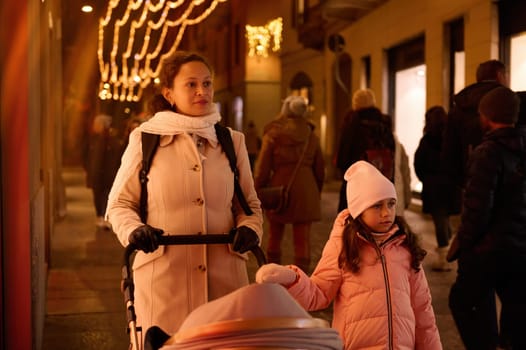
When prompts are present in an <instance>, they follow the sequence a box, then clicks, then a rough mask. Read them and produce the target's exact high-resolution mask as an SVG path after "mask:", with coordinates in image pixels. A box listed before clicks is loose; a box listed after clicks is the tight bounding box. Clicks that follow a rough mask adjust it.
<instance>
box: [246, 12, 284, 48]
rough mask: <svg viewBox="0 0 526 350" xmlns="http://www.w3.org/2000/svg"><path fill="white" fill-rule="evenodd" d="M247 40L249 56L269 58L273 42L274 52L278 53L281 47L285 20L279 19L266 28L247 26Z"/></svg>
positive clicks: (268, 24)
mask: <svg viewBox="0 0 526 350" xmlns="http://www.w3.org/2000/svg"><path fill="white" fill-rule="evenodd" d="M245 29H246V31H247V33H246V35H245V36H246V38H247V41H248V47H249V51H248V55H249V56H254V55H257V56H263V57H267V56H268V50H269V48H270V44H271V41H272V44H273V45H272V51H274V52H276V51H278V50H279V49H280V45H281V31H282V29H283V19H282V18H281V17H278V18H276V19H274V20H272V21H270V22H268V23H267V24H265V25H264V26H259V27H257V26H250V25H246V26H245Z"/></svg>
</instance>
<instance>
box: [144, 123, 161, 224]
mask: <svg viewBox="0 0 526 350" xmlns="http://www.w3.org/2000/svg"><path fill="white" fill-rule="evenodd" d="M160 138H161V137H160V135H157V134H150V133H147V132H142V163H141V170H140V171H139V182H140V183H141V199H140V202H139V215H140V216H141V221H142V222H143V223H146V218H147V216H148V209H147V208H148V206H147V203H148V188H147V186H146V185H147V183H148V173H149V172H150V166H151V165H152V159H153V155H154V154H155V151H156V150H157V147H158V146H159V140H160Z"/></svg>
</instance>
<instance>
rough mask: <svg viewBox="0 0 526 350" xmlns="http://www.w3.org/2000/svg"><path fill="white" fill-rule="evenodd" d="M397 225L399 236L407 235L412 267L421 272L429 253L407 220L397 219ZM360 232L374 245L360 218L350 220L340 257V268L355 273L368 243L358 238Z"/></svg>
mask: <svg viewBox="0 0 526 350" xmlns="http://www.w3.org/2000/svg"><path fill="white" fill-rule="evenodd" d="M394 223H395V224H396V225H398V228H399V232H397V233H395V234H396V235H398V234H405V235H406V238H405V240H404V242H403V243H402V244H403V245H404V246H406V247H407V249H409V252H410V253H411V267H412V268H413V269H414V270H415V271H419V270H420V268H421V263H422V260H423V259H424V257H425V256H426V254H427V252H426V251H425V250H424V249H423V248H422V247H420V244H419V241H418V238H417V236H416V235H415V233H414V232H413V231H412V230H411V228H410V227H409V225H408V224H407V222H406V221H405V219H404V218H403V217H401V216H397V217H396V218H395V222H394ZM358 232H361V233H362V235H363V236H364V237H365V238H366V239H367V240H369V241H370V242H372V243H373V244H374V237H373V236H372V235H373V234H372V233H371V230H370V229H369V228H368V227H367V226H366V225H365V224H364V223H363V222H362V221H361V220H360V218H358V219H357V220H353V219H351V218H350V219H349V222H348V224H347V225H346V226H345V228H344V229H343V236H342V240H343V246H342V251H341V252H340V256H339V257H338V266H339V267H340V268H342V269H347V270H349V271H351V272H353V273H357V272H358V271H360V251H361V248H362V247H363V245H365V244H366V243H365V242H364V241H363V240H362V239H361V238H360V237H358Z"/></svg>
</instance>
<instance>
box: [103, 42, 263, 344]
mask: <svg viewBox="0 0 526 350" xmlns="http://www.w3.org/2000/svg"><path fill="white" fill-rule="evenodd" d="M159 78H160V81H161V88H162V91H161V92H162V94H159V95H157V96H156V99H155V101H154V103H152V106H154V107H155V112H156V113H155V115H154V116H153V117H152V118H151V119H150V120H148V121H147V122H145V123H143V124H141V125H140V126H138V127H137V128H136V129H134V130H133V131H132V133H131V134H130V140H129V144H128V147H127V149H126V152H125V154H124V156H123V159H122V165H121V168H120V169H119V172H118V174H117V178H116V180H115V183H114V184H113V188H112V191H111V193H110V198H109V202H108V210H107V213H106V214H107V217H108V219H109V221H110V222H111V224H112V227H113V229H114V231H115V233H116V234H117V236H118V238H119V240H120V242H121V243H122V244H123V245H124V246H126V245H128V244H129V243H133V244H134V245H135V246H136V247H137V248H138V249H140V250H141V251H139V252H138V253H137V256H136V258H135V261H134V265H133V273H134V279H135V299H136V303H135V308H136V311H137V312H136V313H137V325H138V326H142V329H143V332H146V331H147V330H148V328H149V327H150V326H152V325H156V326H159V327H160V328H161V329H163V330H164V331H165V332H167V333H168V334H171V333H175V332H176V331H177V330H178V329H179V326H180V325H181V323H182V321H183V320H184V319H185V317H186V316H187V315H188V313H189V312H190V311H192V310H193V309H195V308H196V307H197V306H199V305H201V304H204V303H206V302H208V301H209V300H213V299H217V298H219V297H221V296H223V295H225V294H228V293H230V292H232V291H234V290H236V289H237V288H239V287H242V286H244V285H247V284H248V276H247V270H246V264H245V263H246V260H247V259H246V256H245V255H242V254H240V253H243V252H244V251H246V250H248V249H250V248H251V247H253V246H254V245H257V244H258V242H259V240H260V237H261V235H262V231H263V228H262V223H263V219H262V212H261V209H260V207H259V200H258V198H257V195H256V191H255V189H254V183H253V180H252V173H251V171H250V162H249V159H248V153H247V150H246V146H245V140H244V136H243V134H242V133H240V132H236V131H231V136H232V140H233V144H234V149H235V150H236V154H237V157H236V158H237V168H238V170H239V184H240V186H241V188H242V192H243V194H244V195H245V198H246V200H247V202H248V205H249V207H250V208H251V210H252V212H253V213H254V214H253V215H247V214H245V212H244V211H243V209H242V208H241V205H240V204H239V201H238V200H237V197H234V174H233V172H232V170H231V168H230V166H229V164H228V159H227V157H226V155H225V152H224V151H223V150H222V148H221V145H220V144H219V142H218V138H217V135H216V133H215V128H214V124H216V123H217V122H219V121H220V120H221V116H220V115H219V113H218V112H217V110H216V107H215V104H214V102H213V97H214V90H213V75H212V70H211V68H210V65H209V64H208V63H207V61H206V60H205V59H204V58H203V57H202V56H200V55H198V54H195V53H187V52H176V53H175V54H174V55H172V56H171V57H168V58H167V59H165V60H164V61H163V66H162V70H161V72H160V77H159ZM142 131H144V132H148V133H153V134H158V135H160V142H159V146H158V148H157V149H156V152H155V155H154V157H153V161H152V163H151V168H150V171H149V173H148V179H149V181H148V182H147V186H148V189H147V190H148V191H147V193H148V196H147V213H148V216H147V218H146V220H144V222H143V221H142V220H141V218H140V212H139V208H140V203H139V198H140V193H141V184H140V183H139V171H140V167H141V160H142V151H141V132H142ZM233 227H237V228H238V230H237V235H236V237H235V238H234V244H233V246H230V245H226V244H216V245H209V246H206V245H185V246H174V245H172V246H161V247H159V249H157V248H158V236H159V235H161V234H163V233H164V234H206V233H216V234H217V233H224V232H229V231H230V230H231V229H232V228H233ZM145 253H149V254H145Z"/></svg>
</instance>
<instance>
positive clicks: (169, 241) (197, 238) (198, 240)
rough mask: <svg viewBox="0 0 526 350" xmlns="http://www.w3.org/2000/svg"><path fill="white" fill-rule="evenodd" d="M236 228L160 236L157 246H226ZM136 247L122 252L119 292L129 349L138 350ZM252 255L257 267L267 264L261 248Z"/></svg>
mask: <svg viewBox="0 0 526 350" xmlns="http://www.w3.org/2000/svg"><path fill="white" fill-rule="evenodd" d="M236 231H237V229H236V228H233V229H232V230H230V232H229V233H221V234H210V235H208V234H207V235H197V234H194V235H172V236H160V237H159V245H183V244H228V243H232V242H233V241H234V237H235V235H236ZM136 251H137V247H136V246H135V245H133V244H128V245H127V246H126V248H125V250H124V265H123V266H122V271H121V273H122V280H121V291H122V292H123V294H124V303H125V305H126V319H127V321H128V332H129V335H130V345H131V346H130V348H131V349H133V350H135V349H138V336H137V331H140V327H136V320H137V317H136V314H135V307H134V305H133V304H134V295H133V294H134V289H135V288H134V283H133V274H132V271H131V264H132V262H133V258H134V257H135V254H134V253H135V252H136ZM251 252H252V254H254V256H255V257H256V260H257V262H258V265H259V266H262V265H264V264H266V263H267V259H266V258H265V254H264V253H263V250H262V249H261V247H260V246H259V245H258V246H255V247H254V248H252V249H251Z"/></svg>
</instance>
